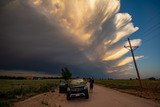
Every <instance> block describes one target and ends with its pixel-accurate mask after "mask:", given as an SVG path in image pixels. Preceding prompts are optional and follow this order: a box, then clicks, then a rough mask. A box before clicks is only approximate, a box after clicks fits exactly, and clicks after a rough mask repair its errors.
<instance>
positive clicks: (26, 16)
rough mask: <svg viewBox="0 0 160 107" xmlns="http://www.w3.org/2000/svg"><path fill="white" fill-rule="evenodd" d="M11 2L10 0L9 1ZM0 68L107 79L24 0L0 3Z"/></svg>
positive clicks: (55, 27) (57, 29)
mask: <svg viewBox="0 0 160 107" xmlns="http://www.w3.org/2000/svg"><path fill="white" fill-rule="evenodd" d="M11 1H12V0H11ZM0 6H1V7H0V59H1V61H0V69H3V70H29V71H37V72H46V73H50V74H59V73H60V70H61V68H63V67H68V68H70V69H71V71H72V73H73V75H74V76H86V77H87V76H94V77H107V75H106V74H105V73H103V72H101V71H102V70H101V69H99V68H98V67H95V64H92V63H91V62H90V61H88V59H87V58H86V57H85V55H83V53H81V52H80V49H79V47H78V46H77V44H75V42H74V41H72V40H71V39H70V38H66V36H64V35H67V34H65V32H62V31H61V29H60V28H58V27H57V26H56V25H54V22H52V24H50V22H49V21H48V20H47V19H46V18H45V17H44V16H43V15H41V14H39V13H37V12H36V11H35V10H34V9H33V8H32V7H30V6H29V5H27V3H25V2H24V1H21V0H16V1H15V2H12V3H10V2H9V0H8V1H0Z"/></svg>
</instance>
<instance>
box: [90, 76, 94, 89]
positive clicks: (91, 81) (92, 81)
mask: <svg viewBox="0 0 160 107" xmlns="http://www.w3.org/2000/svg"><path fill="white" fill-rule="evenodd" d="M89 83H90V90H91V91H93V84H94V79H93V77H92V78H90V80H89Z"/></svg>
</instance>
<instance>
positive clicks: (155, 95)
mask: <svg viewBox="0 0 160 107" xmlns="http://www.w3.org/2000/svg"><path fill="white" fill-rule="evenodd" d="M96 83H97V84H101V85H104V86H105V87H109V88H113V89H116V90H118V91H121V92H126V93H129V94H133V95H136V96H139V97H143V98H146V99H151V100H154V101H156V102H159V103H160V80H142V85H143V89H141V88H140V87H139V82H138V80H96Z"/></svg>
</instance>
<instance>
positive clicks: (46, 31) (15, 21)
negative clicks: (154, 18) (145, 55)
mask: <svg viewBox="0 0 160 107" xmlns="http://www.w3.org/2000/svg"><path fill="white" fill-rule="evenodd" d="M0 6H1V7H0V12H1V14H0V17H1V19H0V25H1V31H0V35H1V40H2V42H1V47H0V49H1V52H2V53H1V54H0V58H1V59H3V61H2V62H1V63H0V64H1V69H27V70H37V71H43V72H44V71H46V72H48V71H54V69H55V70H56V69H61V67H63V66H68V67H70V68H71V69H73V74H75V75H85V76H87V75H92V76H99V77H103V76H104V75H110V73H111V71H116V72H114V73H117V72H118V73H123V74H126V73H124V72H121V71H124V69H127V70H126V71H125V72H129V69H128V68H130V65H128V64H129V63H131V62H132V60H131V58H130V57H128V58H126V57H125V55H126V54H127V53H128V52H129V51H128V50H127V49H125V48H124V47H123V46H124V45H126V44H127V43H123V42H122V40H123V41H124V39H125V38H126V37H128V36H129V35H131V34H132V33H134V32H136V31H137V30H138V27H134V25H133V23H132V22H131V21H132V17H131V15H129V14H128V13H119V10H120V1H119V0H28V1H21V0H14V1H12V2H11V1H10V2H8V1H7V2H6V3H4V2H3V5H0ZM2 17H3V18H2ZM131 43H132V44H133V45H136V46H139V45H140V44H141V40H140V39H135V40H131ZM141 57H142V56H137V57H136V59H139V58H141ZM120 67H121V68H120ZM51 69H52V70H51ZM117 69H119V70H117ZM112 75H114V74H113V73H112Z"/></svg>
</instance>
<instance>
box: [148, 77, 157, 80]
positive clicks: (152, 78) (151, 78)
mask: <svg viewBox="0 0 160 107" xmlns="http://www.w3.org/2000/svg"><path fill="white" fill-rule="evenodd" d="M148 79H149V80H156V78H154V77H150V78H148Z"/></svg>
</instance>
